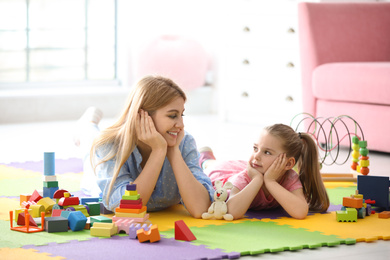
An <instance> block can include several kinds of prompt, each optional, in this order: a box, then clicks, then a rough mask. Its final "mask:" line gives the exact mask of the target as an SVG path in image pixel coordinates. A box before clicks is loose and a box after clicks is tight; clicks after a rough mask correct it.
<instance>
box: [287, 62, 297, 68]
mask: <svg viewBox="0 0 390 260" xmlns="http://www.w3.org/2000/svg"><path fill="white" fill-rule="evenodd" d="M286 66H287V68H294V67H295V65H294V63H292V62H289V63H287V65H286Z"/></svg>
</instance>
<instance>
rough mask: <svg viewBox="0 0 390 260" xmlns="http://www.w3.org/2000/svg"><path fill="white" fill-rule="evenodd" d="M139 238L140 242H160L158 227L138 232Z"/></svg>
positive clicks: (154, 226)
mask: <svg viewBox="0 0 390 260" xmlns="http://www.w3.org/2000/svg"><path fill="white" fill-rule="evenodd" d="M137 237H138V241H139V242H141V243H142V242H145V241H150V243H153V242H157V241H160V239H161V238H160V232H159V231H158V227H157V225H153V226H151V228H150V230H149V231H145V230H144V229H143V228H141V229H138V230H137Z"/></svg>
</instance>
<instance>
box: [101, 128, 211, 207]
mask: <svg viewBox="0 0 390 260" xmlns="http://www.w3.org/2000/svg"><path fill="white" fill-rule="evenodd" d="M179 149H180V151H181V154H182V156H183V159H184V161H185V163H186V164H187V166H188V168H189V169H190V171H191V172H192V174H193V175H194V177H195V178H196V179H197V180H198V181H199V182H200V183H201V184H202V185H203V186H204V187H205V188H206V190H207V192H208V193H209V197H210V201H213V195H214V188H213V186H212V184H211V181H210V178H209V177H208V176H207V175H206V174H205V173H204V172H203V170H202V169H201V168H200V166H199V157H200V155H199V152H198V150H197V147H196V143H195V139H194V138H193V137H192V136H191V135H190V134H188V133H185V135H184V138H183V140H182V141H181V143H180V145H179ZM141 162H142V156H141V153H140V152H139V150H138V148H137V147H135V149H134V151H133V152H132V154H131V155H130V156H129V158H128V159H127V160H126V162H125V163H124V165H123V166H122V168H121V169H120V172H119V174H118V177H117V179H116V181H115V184H114V186H113V189H112V192H111V197H110V199H109V202H108V204H107V202H106V198H107V196H108V194H107V192H108V188H109V186H110V182H111V179H112V175H113V171H114V167H115V160H114V159H112V160H110V161H107V162H105V163H103V164H100V165H99V166H98V168H97V172H96V173H97V183H98V185H99V187H100V189H101V190H102V191H103V197H102V201H103V204H104V206H105V207H106V208H107V209H109V210H111V211H114V210H115V208H116V207H118V206H119V203H120V200H121V199H122V195H123V194H124V193H125V190H126V185H127V184H129V183H130V182H133V181H134V180H135V179H136V178H137V177H138V176H139V175H140V173H141V171H142V167H141ZM180 202H182V200H181V196H180V194H179V187H178V186H177V183H176V178H175V175H174V173H173V170H172V167H171V164H170V162H169V160H168V158H167V157H165V160H164V164H163V166H162V169H161V172H160V175H159V177H158V179H157V183H156V187H155V189H154V191H153V193H152V195H151V197H150V199H149V201H148V203H147V205H146V206H147V208H148V211H158V210H162V209H165V208H168V207H170V206H172V205H175V204H178V203H180Z"/></svg>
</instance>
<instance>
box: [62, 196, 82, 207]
mask: <svg viewBox="0 0 390 260" xmlns="http://www.w3.org/2000/svg"><path fill="white" fill-rule="evenodd" d="M79 204H80V200H79V197H69V198H66V197H65V198H61V199H60V200H59V201H58V205H60V206H71V205H79Z"/></svg>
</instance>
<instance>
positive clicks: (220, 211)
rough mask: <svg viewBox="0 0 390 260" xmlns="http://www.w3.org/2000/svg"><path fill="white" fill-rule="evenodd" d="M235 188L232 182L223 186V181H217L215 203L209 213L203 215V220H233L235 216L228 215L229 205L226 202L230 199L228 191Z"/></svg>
mask: <svg viewBox="0 0 390 260" xmlns="http://www.w3.org/2000/svg"><path fill="white" fill-rule="evenodd" d="M232 188H233V184H232V183H231V182H229V181H228V182H226V183H225V184H224V185H222V181H215V193H214V202H213V203H212V204H211V206H210V207H209V209H208V212H205V213H203V214H202V218H203V219H211V218H215V219H222V218H223V219H225V220H233V216H232V215H231V214H226V213H227V205H226V202H225V200H226V199H227V197H228V190H229V189H232Z"/></svg>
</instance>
